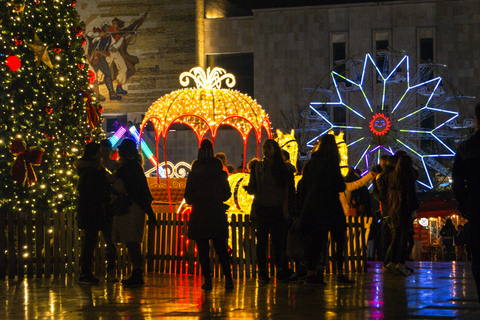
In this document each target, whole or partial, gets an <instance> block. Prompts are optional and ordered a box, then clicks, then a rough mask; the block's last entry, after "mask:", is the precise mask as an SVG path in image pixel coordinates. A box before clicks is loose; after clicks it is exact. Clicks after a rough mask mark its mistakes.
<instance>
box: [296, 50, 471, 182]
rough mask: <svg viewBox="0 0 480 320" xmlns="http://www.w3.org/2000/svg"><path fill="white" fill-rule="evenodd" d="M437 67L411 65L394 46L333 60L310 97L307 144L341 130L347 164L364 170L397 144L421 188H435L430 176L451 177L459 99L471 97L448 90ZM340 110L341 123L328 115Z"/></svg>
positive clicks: (309, 144)
mask: <svg viewBox="0 0 480 320" xmlns="http://www.w3.org/2000/svg"><path fill="white" fill-rule="evenodd" d="M440 67H445V66H442V65H438V64H432V63H422V64H414V63H412V62H411V59H410V57H409V56H408V55H406V54H404V53H402V52H394V51H384V52H380V53H378V54H377V56H376V57H375V58H374V57H373V56H372V55H370V54H366V55H365V56H363V58H362V59H347V60H344V61H338V62H337V67H336V68H334V69H333V70H332V71H331V72H330V73H329V74H328V75H327V76H325V77H324V78H323V79H322V80H321V81H320V83H319V84H318V85H317V87H316V88H315V89H314V90H313V93H312V95H311V98H310V109H309V111H308V112H307V113H306V117H307V119H308V121H307V122H308V124H307V125H306V129H305V130H306V131H310V132H314V133H316V134H315V137H314V138H313V139H311V140H310V141H309V142H308V143H307V146H308V147H312V146H313V143H314V142H315V141H316V140H318V138H319V137H320V136H322V135H324V134H326V133H327V132H328V131H329V130H335V131H336V132H338V131H339V130H343V131H344V132H345V135H346V137H345V140H346V141H347V145H348V153H349V159H350V165H352V166H354V167H356V168H359V169H361V170H362V171H364V172H365V171H366V170H368V169H369V168H370V167H371V164H372V163H376V162H378V161H379V158H380V156H381V155H382V154H393V153H394V152H395V151H397V150H400V149H402V150H404V151H406V152H407V153H408V154H409V155H410V156H412V158H413V160H414V162H415V163H416V166H417V167H418V168H419V171H420V177H419V179H418V182H419V183H420V184H421V185H423V186H424V187H426V188H429V189H431V188H433V187H434V186H435V185H436V183H435V182H436V181H434V178H433V177H432V174H435V175H437V176H441V177H442V178H443V179H444V180H448V179H447V178H448V176H449V175H450V169H448V168H449V164H448V163H451V161H452V160H453V157H454V155H455V152H454V147H452V145H453V144H454V142H458V141H459V140H461V139H462V138H463V137H464V135H463V134H462V133H461V132H459V130H457V129H459V127H458V124H457V125H455V124H456V123H457V122H456V121H457V117H458V116H459V112H458V110H459V107H460V105H461V101H462V100H463V99H472V98H474V97H467V96H459V95H455V96H454V95H453V93H452V92H447V90H446V89H445V88H444V81H442V78H441V77H440V76H437V73H438V70H437V69H438V68H440ZM339 108H340V109H343V110H344V113H345V121H344V122H339V120H338V118H339V117H336V120H334V117H333V116H331V115H332V114H333V113H334V112H338V111H336V110H338V109H339ZM340 111H341V110H340ZM464 123H465V122H464ZM426 124H428V125H426ZM463 128H465V126H463V127H462V126H460V129H463ZM449 161H450V162H449Z"/></svg>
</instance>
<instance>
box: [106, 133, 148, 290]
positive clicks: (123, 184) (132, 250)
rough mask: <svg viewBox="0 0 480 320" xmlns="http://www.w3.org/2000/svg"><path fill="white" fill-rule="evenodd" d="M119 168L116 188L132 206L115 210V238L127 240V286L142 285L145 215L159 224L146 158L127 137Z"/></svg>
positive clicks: (115, 178)
mask: <svg viewBox="0 0 480 320" xmlns="http://www.w3.org/2000/svg"><path fill="white" fill-rule="evenodd" d="M118 154H119V156H120V159H119V168H118V169H117V171H116V172H115V174H114V175H113V181H114V182H113V188H114V189H115V191H116V192H117V193H119V194H126V195H127V196H128V197H129V198H130V199H131V205H130V206H128V209H127V210H125V212H114V216H113V232H112V233H113V235H112V236H113V241H114V242H117V243H119V242H120V243H125V245H126V246H127V249H128V255H129V256H130V261H131V262H132V265H133V271H132V275H131V277H130V278H128V279H126V280H123V281H122V284H123V285H125V286H140V285H143V284H144V280H143V265H144V263H143V256H142V252H141V249H140V244H141V242H142V241H143V232H144V227H145V214H147V215H148V218H149V224H150V225H152V226H155V225H156V218H155V213H154V212H153V209H152V205H151V204H152V201H153V197H152V194H151V193H150V189H149V188H148V183H147V178H146V177H145V174H144V172H143V158H142V156H141V155H140V154H139V153H138V150H137V144H136V143H135V141H134V140H133V139H130V138H125V139H123V141H122V142H121V143H120V145H119V146H118Z"/></svg>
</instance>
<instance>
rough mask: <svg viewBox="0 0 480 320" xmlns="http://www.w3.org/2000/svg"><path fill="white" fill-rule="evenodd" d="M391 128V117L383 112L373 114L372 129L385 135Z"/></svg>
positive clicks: (380, 134) (373, 131) (378, 133)
mask: <svg viewBox="0 0 480 320" xmlns="http://www.w3.org/2000/svg"><path fill="white" fill-rule="evenodd" d="M389 130H390V119H388V117H386V116H385V115H384V114H383V113H377V114H375V115H373V117H372V120H370V131H372V133H373V134H375V135H377V136H383V135H385V134H386V133H387V132H388V131H389Z"/></svg>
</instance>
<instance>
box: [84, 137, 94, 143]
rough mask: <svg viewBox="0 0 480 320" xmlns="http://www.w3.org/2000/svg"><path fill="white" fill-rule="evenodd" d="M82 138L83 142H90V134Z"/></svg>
mask: <svg viewBox="0 0 480 320" xmlns="http://www.w3.org/2000/svg"><path fill="white" fill-rule="evenodd" d="M83 140H84V141H85V144H87V143H90V142H92V138H91V137H90V136H85V138H83Z"/></svg>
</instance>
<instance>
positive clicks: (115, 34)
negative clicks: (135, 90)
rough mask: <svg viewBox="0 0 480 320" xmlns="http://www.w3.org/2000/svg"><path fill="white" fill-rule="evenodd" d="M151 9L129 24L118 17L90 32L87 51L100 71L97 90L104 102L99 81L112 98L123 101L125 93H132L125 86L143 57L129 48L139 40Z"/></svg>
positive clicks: (95, 88) (94, 68)
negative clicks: (141, 27)
mask: <svg viewBox="0 0 480 320" xmlns="http://www.w3.org/2000/svg"><path fill="white" fill-rule="evenodd" d="M149 11H150V9H148V10H147V12H146V13H145V14H144V15H143V16H142V17H140V18H139V19H137V20H135V21H133V22H132V23H131V24H130V25H128V26H126V27H125V21H122V20H120V19H118V18H117V17H115V18H114V19H113V20H112V21H111V23H109V22H107V21H105V22H103V23H102V24H101V27H100V28H97V27H94V28H93V30H92V31H90V32H87V33H86V36H85V40H86V41H85V45H84V48H85V53H86V56H87V61H88V63H89V65H90V69H93V71H94V72H95V74H96V79H95V81H94V82H93V90H94V92H95V95H96V97H97V98H98V99H99V100H100V101H105V100H106V99H105V97H103V96H102V95H101V94H100V90H99V84H105V86H106V87H107V90H108V94H109V96H110V100H121V99H122V97H121V95H125V94H127V93H128V92H127V91H126V90H125V89H124V88H123V85H124V84H125V83H126V82H127V80H128V78H129V77H131V76H132V75H133V74H134V73H135V65H136V64H137V63H138V62H139V60H138V58H137V57H135V56H132V55H130V54H129V53H128V51H127V48H128V46H129V45H130V44H133V43H135V41H136V36H137V32H138V31H137V30H138V28H140V26H141V25H142V24H143V22H144V21H145V19H146V17H147V14H148V12H149ZM80 25H81V27H82V29H84V30H85V28H86V25H85V23H84V22H83V21H82V22H81V23H80ZM115 82H116V85H117V86H116V88H115V87H114V83H115Z"/></svg>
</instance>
